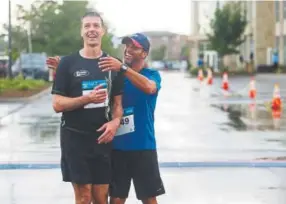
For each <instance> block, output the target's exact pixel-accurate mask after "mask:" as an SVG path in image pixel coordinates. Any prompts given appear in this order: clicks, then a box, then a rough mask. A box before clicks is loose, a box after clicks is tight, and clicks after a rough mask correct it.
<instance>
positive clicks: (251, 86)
mask: <svg viewBox="0 0 286 204" xmlns="http://www.w3.org/2000/svg"><path fill="white" fill-rule="evenodd" d="M249 98H251V99H255V98H256V87H255V80H254V78H252V79H251V81H250V83H249Z"/></svg>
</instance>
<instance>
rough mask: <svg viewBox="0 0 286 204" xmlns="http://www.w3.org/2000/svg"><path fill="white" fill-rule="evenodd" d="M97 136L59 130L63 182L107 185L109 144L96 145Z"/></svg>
mask: <svg viewBox="0 0 286 204" xmlns="http://www.w3.org/2000/svg"><path fill="white" fill-rule="evenodd" d="M97 138H98V134H97V133H96V134H86V133H85V134H83V133H79V132H74V131H71V130H69V129H66V128H61V170H62V176H63V181H65V182H72V183H76V184H109V183H110V181H111V159H110V154H111V147H112V146H111V144H110V143H109V144H98V143H97Z"/></svg>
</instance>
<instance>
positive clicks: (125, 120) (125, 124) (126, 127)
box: [116, 108, 135, 136]
mask: <svg viewBox="0 0 286 204" xmlns="http://www.w3.org/2000/svg"><path fill="white" fill-rule="evenodd" d="M134 131H135V126H134V111H133V108H125V109H124V114H123V117H122V119H121V123H120V126H119V128H118V130H117V132H116V136H119V135H125V134H127V133H131V132H134Z"/></svg>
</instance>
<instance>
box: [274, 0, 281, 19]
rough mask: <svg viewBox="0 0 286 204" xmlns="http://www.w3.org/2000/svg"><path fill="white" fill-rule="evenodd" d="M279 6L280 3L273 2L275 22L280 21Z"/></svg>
mask: <svg viewBox="0 0 286 204" xmlns="http://www.w3.org/2000/svg"><path fill="white" fill-rule="evenodd" d="M279 4H280V1H275V19H276V22H277V21H279V20H280V16H279Z"/></svg>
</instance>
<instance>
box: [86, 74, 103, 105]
mask: <svg viewBox="0 0 286 204" xmlns="http://www.w3.org/2000/svg"><path fill="white" fill-rule="evenodd" d="M98 85H103V86H102V89H104V90H106V91H107V83H106V81H105V80H93V81H83V82H82V95H83V96H84V95H88V94H89V93H90V92H92V91H93V89H94V88H95V87H96V86H98ZM106 106H108V95H107V97H106V100H105V102H103V103H89V104H87V105H85V106H84V108H102V107H106Z"/></svg>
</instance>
